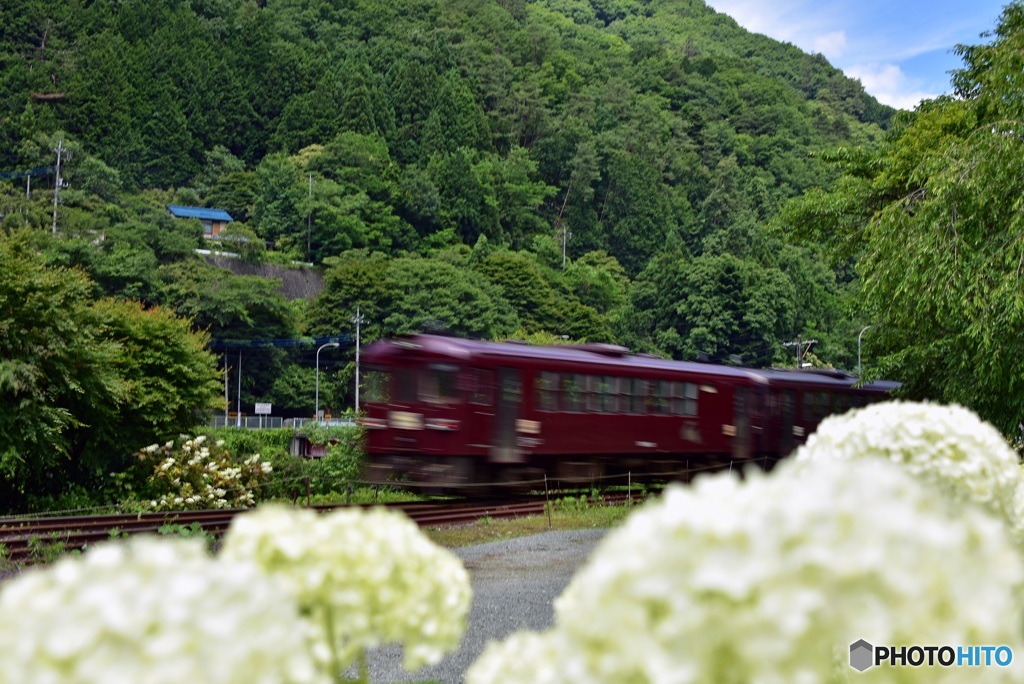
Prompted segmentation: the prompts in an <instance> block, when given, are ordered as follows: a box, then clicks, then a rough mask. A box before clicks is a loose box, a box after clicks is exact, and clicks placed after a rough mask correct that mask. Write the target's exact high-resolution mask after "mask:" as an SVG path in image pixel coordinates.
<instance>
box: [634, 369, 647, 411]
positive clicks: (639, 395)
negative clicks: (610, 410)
mask: <svg viewBox="0 0 1024 684" xmlns="http://www.w3.org/2000/svg"><path fill="white" fill-rule="evenodd" d="M650 393H651V383H650V381H649V380H641V379H640V378H633V392H632V394H633V402H632V403H633V405H632V411H631V413H641V414H642V413H646V411H647V397H648V395H649V394H650Z"/></svg>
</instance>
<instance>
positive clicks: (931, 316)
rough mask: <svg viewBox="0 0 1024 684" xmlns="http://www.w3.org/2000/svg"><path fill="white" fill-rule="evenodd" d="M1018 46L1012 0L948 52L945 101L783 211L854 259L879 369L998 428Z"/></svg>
mask: <svg viewBox="0 0 1024 684" xmlns="http://www.w3.org/2000/svg"><path fill="white" fill-rule="evenodd" d="M1022 45H1024V6H1022V5H1021V3H1019V2H1015V3H1012V4H1010V5H1008V6H1007V7H1006V8H1005V9H1004V11H1003V14H1002V16H1001V17H1000V20H999V23H998V26H997V28H996V30H995V32H994V35H993V38H992V41H991V42H990V43H988V44H985V45H978V46H962V47H960V48H959V49H958V51H959V53H960V54H961V56H962V57H963V58H964V60H965V65H964V67H963V68H962V69H960V70H959V71H957V72H955V73H954V78H953V83H954V86H955V87H956V90H957V95H958V98H957V99H954V98H939V99H938V100H935V101H931V102H926V103H923V104H922V105H921V106H920V107H919V109H918V110H917V111H916V112H915V113H914V114H913V115H909V116H907V117H905V119H904V120H902V121H901V122H900V125H898V126H897V127H896V128H895V129H894V130H893V132H892V133H891V136H890V138H889V139H888V140H887V141H886V144H885V146H884V148H883V149H882V150H880V151H878V152H876V153H874V154H871V153H868V154H862V155H859V156H857V155H850V157H851V158H853V159H854V160H855V161H857V162H858V163H856V164H851V166H852V168H851V169H849V170H848V171H847V174H848V175H847V176H846V177H845V178H844V181H843V182H842V183H841V184H840V185H839V186H837V188H836V189H835V190H834V191H832V192H830V193H819V194H818V196H817V197H816V199H818V200H819V201H820V205H821V207H822V208H821V210H818V211H815V210H814V209H813V207H812V205H811V202H810V201H805V202H803V203H802V204H801V205H800V206H801V208H802V209H803V211H797V212H795V215H789V216H788V218H789V219H790V220H791V221H794V222H795V223H797V224H798V225H804V226H805V229H806V230H807V232H810V233H813V232H814V231H817V230H819V229H820V228H821V227H824V226H825V225H827V224H826V221H827V220H828V219H827V217H828V216H829V215H834V216H836V221H835V224H836V225H838V226H839V227H840V229H841V232H840V235H839V237H838V238H837V239H836V240H835V241H834V242H835V243H837V246H838V247H839V248H840V251H838V253H837V255H838V256H844V255H846V254H856V255H859V256H860V260H859V261H858V263H857V271H858V273H859V274H860V276H861V278H862V279H863V291H862V293H861V296H860V302H861V303H862V305H863V312H864V316H865V320H866V321H869V322H870V323H872V324H873V325H875V329H874V330H872V334H871V335H870V336H869V337H868V338H866V341H867V342H868V345H869V347H870V348H872V349H873V350H874V351H876V352H878V353H879V354H880V356H881V358H880V362H879V366H878V368H877V371H876V372H877V373H878V374H879V375H883V376H886V377H893V378H897V379H900V380H902V381H903V382H904V391H905V393H906V394H907V395H908V396H911V397H914V398H919V399H931V400H939V401H944V402H957V403H961V404H965V405H967V406H970V407H971V408H972V409H974V410H975V411H977V412H978V413H979V414H980V415H981V416H982V417H984V418H985V419H986V420H989V421H991V422H992V423H994V424H995V425H997V426H999V427H1001V428H1002V429H1004V430H1005V431H1007V432H1010V431H1011V430H1015V429H1016V427H1017V423H1018V422H1019V421H1021V419H1022V418H1024V400H1022V397H1024V393H1022V385H1021V383H1022V376H1021V374H1020V372H1019V365H1020V358H1021V356H1022V354H1024V337H1022V335H1021V330H1022V329H1024V314H1022V312H1024V291H1022V290H1021V288H1020V273H1021V268H1020V264H1021V263H1024V245H1022V243H1021V240H1020V239H1019V235H1020V234H1021V232H1022V230H1024V225H1022V223H1021V221H1022V219H1021V215H1020V211H1019V207H1018V201H1017V199H1016V198H1017V196H1018V195H1019V192H1018V186H1019V166H1020V163H1019V160H1020V158H1021V155H1022V153H1024V146H1022V143H1021V136H1020V134H1019V131H1020V130H1021V129H1022V128H1024V106H1022V104H1024V103H1022V100H1021V98H1020V88H1019V86H1020V81H1021V76H1020V68H1019V66H1020V59H1019V54H1020V50H1021V47H1022ZM805 215H806V216H807V220H806V222H803V221H801V220H799V219H802V217H803V216H805ZM794 219H797V220H794Z"/></svg>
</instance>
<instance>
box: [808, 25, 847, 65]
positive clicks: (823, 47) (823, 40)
mask: <svg viewBox="0 0 1024 684" xmlns="http://www.w3.org/2000/svg"><path fill="white" fill-rule="evenodd" d="M814 51H815V52H820V53H821V54H823V55H825V56H826V57H828V58H829V59H835V58H837V57H841V56H842V54H843V52H845V51H846V32H845V31H833V32H832V33H826V34H824V35H821V36H815V38H814Z"/></svg>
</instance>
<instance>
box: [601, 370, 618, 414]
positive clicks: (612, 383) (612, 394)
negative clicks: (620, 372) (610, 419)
mask: <svg viewBox="0 0 1024 684" xmlns="http://www.w3.org/2000/svg"><path fill="white" fill-rule="evenodd" d="M602 380H603V381H604V388H603V390H602V393H601V398H602V404H603V408H604V412H605V413H618V412H619V379H618V378H613V377H609V376H607V375H606V376H604V377H603V378H602Z"/></svg>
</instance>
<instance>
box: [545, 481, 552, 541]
mask: <svg viewBox="0 0 1024 684" xmlns="http://www.w3.org/2000/svg"><path fill="white" fill-rule="evenodd" d="M544 508H546V509H548V529H549V530H550V529H551V496H550V495H549V494H548V474H547V473H544Z"/></svg>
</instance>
